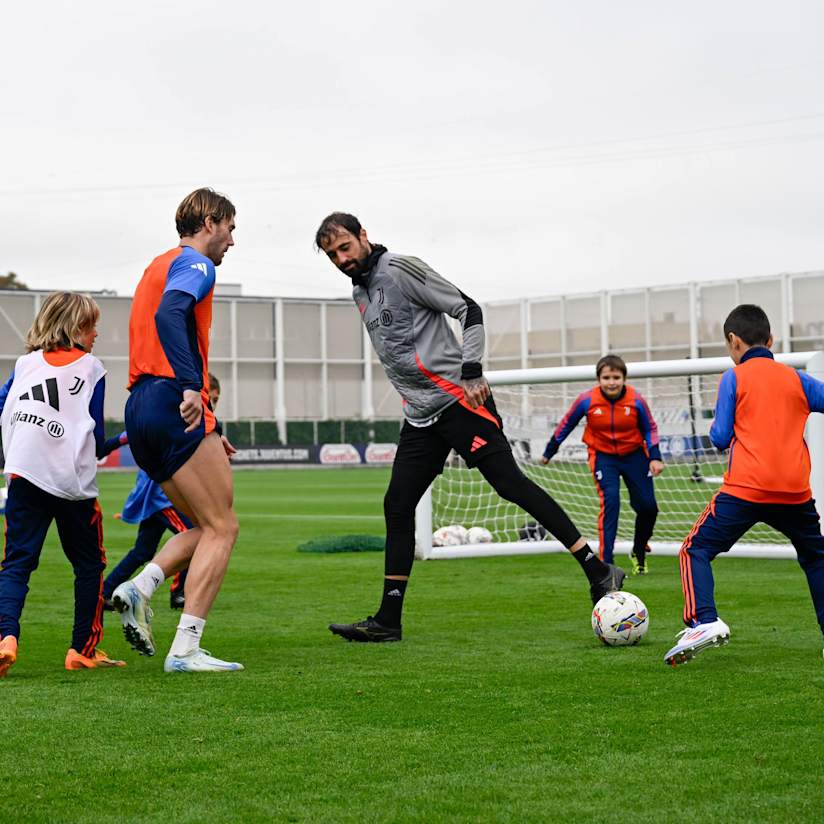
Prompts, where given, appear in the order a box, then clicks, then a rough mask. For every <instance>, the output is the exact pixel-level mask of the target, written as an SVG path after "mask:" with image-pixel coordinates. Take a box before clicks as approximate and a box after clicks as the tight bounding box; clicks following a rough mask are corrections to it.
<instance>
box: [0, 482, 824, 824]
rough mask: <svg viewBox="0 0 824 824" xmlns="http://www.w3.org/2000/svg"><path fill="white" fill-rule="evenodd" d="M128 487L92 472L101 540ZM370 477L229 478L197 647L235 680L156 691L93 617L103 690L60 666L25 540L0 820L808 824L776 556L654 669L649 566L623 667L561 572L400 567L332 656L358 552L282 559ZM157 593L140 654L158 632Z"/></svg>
mask: <svg viewBox="0 0 824 824" xmlns="http://www.w3.org/2000/svg"><path fill="white" fill-rule="evenodd" d="M132 480H133V476H131V475H128V474H109V475H103V476H102V477H101V490H102V494H101V498H102V505H103V509H104V513H105V514H106V520H105V524H106V546H107V550H108V554H109V559H110V564H111V563H112V562H115V561H116V560H118V559H119V558H120V557H121V555H122V554H123V553H125V552H126V550H127V549H128V548H129V547H130V546H131V543H130V541H131V539H132V537H133V535H134V528H133V527H129V526H127V525H125V524H122V523H120V522H119V521H116V520H113V519H112V517H111V515H112V514H113V513H114V512H116V511H117V510H118V509H119V507H120V505H121V504H122V501H123V499H124V497H125V495H126V493H127V492H128V490H129V488H130V485H131V483H132ZM386 480H387V472H386V471H385V470H380V469H375V470H360V471H358V470H335V471H317V470H315V471H310V470H305V471H303V470H297V471H296V470H290V471H260V472H256V471H245V472H238V473H237V474H236V500H237V508H238V511H239V513H240V519H241V536H240V541H239V543H238V546H237V549H236V553H235V556H234V558H233V560H232V564H231V566H230V570H229V574H228V576H227V579H226V582H225V585H224V588H223V592H222V594H221V596H220V598H219V600H218V602H217V604H216V607H215V609H214V610H213V612H212V616H211V618H210V620H209V623H208V624H207V627H206V635H205V646H206V647H207V648H209V649H211V650H212V651H214V652H215V653H216V654H218V655H221V656H225V657H230V658H233V659H235V660H240V661H243V662H244V663H245V664H246V666H247V670H246V671H245V672H242V673H238V674H234V675H228V674H227V675H223V674H220V675H214V676H211V675H206V676H181V675H164V673H163V672H162V657H160V656H158V657H157V658H154V659H147V658H140V657H138V656H136V655H134V654H132V653H131V651H130V650H129V649H128V648H127V647H126V644H125V642H124V641H123V639H122V637H121V635H120V631H119V624H118V623H117V622H116V621H112V620H111V616H108V618H107V630H106V633H107V634H106V638H105V641H104V643H103V645H102V646H103V648H104V649H106V650H107V651H108V652H109V653H110V654H113V655H116V656H118V657H123V658H126V659H127V660H128V662H129V666H128V667H127V668H126V669H124V670H107V671H90V672H89V671H87V672H71V673H70V672H66V671H65V670H63V668H62V663H63V656H64V654H65V651H66V647H67V646H68V641H69V638H70V621H71V610H72V599H71V574H70V569H69V565H68V563H67V562H66V561H65V559H64V558H63V556H62V554H61V553H60V550H59V548H58V546H57V544H56V542H55V540H54V537H53V536H50V539H49V542H48V544H47V547H46V549H45V550H44V554H43V559H42V562H41V567H40V569H39V570H38V571H37V572H36V573H35V575H34V577H33V579H32V590H31V593H30V596H29V599H28V603H27V605H26V610H25V612H24V614H23V637H22V639H21V646H20V656H19V659H18V663H17V664H16V665H15V666H14V667H13V668H12V670H11V672H10V674H9V677H8V678H7V679H6V680H5V681H2V682H0V690H1V691H2V716H0V717H1V718H2V722H1V723H0V729H2V747H1V748H0V763H2V773H3V778H4V786H3V801H2V820H3V821H26V822H32V821H82V822H87V821H88V822H99V821H100V820H105V819H113V820H115V821H119V822H130V821H185V822H222V821H244V822H245V821H261V822H264V821H284V822H384V821H385V822H411V821H416V822H447V821H477V822H549V821H564V822H570V821H572V822H577V821H604V820H616V819H617V820H620V821H631V822H635V823H637V822H670V821H672V822H690V824H693V823H694V822H699V821H712V822H779V821H788V822H795V824H798V822H805V821H818V820H821V815H822V812H821V811H822V809H824V782H822V781H821V777H820V775H819V772H818V770H819V766H820V763H821V756H822V751H823V750H822V742H824V661H823V660H822V658H821V646H822V643H821V636H820V633H819V630H818V628H817V626H816V624H815V619H814V614H813V610H812V606H811V604H810V599H809V594H808V592H807V588H806V582H805V579H804V576H803V574H802V573H801V571H800V569H799V568H798V567H797V565H796V564H795V563H794V562H789V561H755V560H740V559H734V560H733V559H729V560H723V559H722V560H719V561H718V563H717V565H716V576H717V583H718V586H717V594H718V598H719V602H720V605H721V607H722V615H723V617H724V618H725V619H726V620H727V622H728V623H729V624H730V625H731V627H732V634H733V637H732V642H731V644H730V645H729V646H728V647H725V648H723V649H721V650H710V651H708V652H706V653H705V654H703V655H702V656H700V657H699V658H698V659H697V660H696V661H695V662H693V663H692V664H690V665H688V666H685V667H682V668H679V669H677V670H672V669H670V668H668V667H665V666H664V665H663V663H662V656H663V654H664V652H665V651H666V650H667V648H668V647H669V646H670V644H671V642H672V640H673V637H674V635H675V633H676V632H677V631H678V630H679V629H680V623H679V614H680V609H681V598H680V587H679V583H678V577H677V568H676V560H675V559H674V558H660V557H659V558H656V557H653V558H652V561H651V569H652V574H651V575H649V576H647V577H646V578H644V579H640V580H633V581H632V582H631V583H630V585H629V587H628V588H629V589H631V590H632V591H634V592H636V593H637V594H638V595H640V596H641V597H642V598H643V599H644V600H645V601H646V603H647V605H648V606H649V608H650V612H651V618H652V620H651V628H650V631H649V634H648V636H647V638H646V639H645V641H644V642H643V643H642V644H641V645H639V646H638V647H633V648H624V649H608V648H604V647H601V646H599V645H598V643H597V642H596V640H595V639H594V637H593V636H592V633H591V631H590V628H589V613H590V604H589V600H588V593H587V587H586V582H585V580H584V579H583V576H582V575H581V573H580V571H579V570H578V568H577V565H576V564H575V563H574V562H573V561H572V560H571V559H570V558H568V557H566V556H560V555H552V556H545V557H520V558H497V559H484V560H461V561H438V562H428V563H420V564H418V565H417V566H416V568H415V570H414V574H413V582H412V585H411V586H410V590H409V593H408V595H407V598H406V606H407V610H406V616H405V621H404V637H405V640H404V641H403V642H402V643H401V644H386V645H355V644H346V643H345V642H343V641H341V640H340V639H338V638H335V637H333V636H332V635H330V634H329V632H328V631H327V630H326V624H327V623H328V622H329V621H343V620H354V619H360V618H362V617H364V616H365V615H366V614H367V613H368V612H372V611H374V610H375V608H376V606H377V598H378V594H379V586H380V577H381V574H382V569H383V566H382V565H383V560H382V556H381V555H380V554H378V553H366V554H363V555H306V554H303V553H298V552H296V551H295V547H296V546H297V544H299V543H300V542H302V541H304V540H306V539H309V538H314V537H318V536H319V535H323V534H330V535H336V534H337V535H340V534H345V533H350V532H369V533H374V534H380V533H381V532H382V518H381V500H382V494H383V488H384V486H385V483H386ZM167 605H168V588H167V587H164V588H163V589H162V590H161V591H160V592H159V593H158V595H157V596H156V599H155V607H156V622H155V635H156V637H157V639H158V642H159V646H160V649H161V651H162V652H163V653H165V650H166V647H167V645H168V643H169V642H170V641H171V638H172V634H173V630H174V626H175V625H176V614H174V613H171V612H170V611H169V610H168V608H167Z"/></svg>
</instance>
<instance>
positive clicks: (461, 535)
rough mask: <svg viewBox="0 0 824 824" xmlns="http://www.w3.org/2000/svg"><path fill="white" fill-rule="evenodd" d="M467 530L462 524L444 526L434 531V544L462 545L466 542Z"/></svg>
mask: <svg viewBox="0 0 824 824" xmlns="http://www.w3.org/2000/svg"><path fill="white" fill-rule="evenodd" d="M466 538H467V530H466V528H465V527H462V526H461V525H460V524H450V525H449V526H442V527H440V528H439V529H436V530H435V531H434V532H433V533H432V546H461V544H465V543H466Z"/></svg>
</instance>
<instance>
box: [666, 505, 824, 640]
mask: <svg viewBox="0 0 824 824" xmlns="http://www.w3.org/2000/svg"><path fill="white" fill-rule="evenodd" d="M759 522H761V523H765V524H767V526H771V527H772V528H773V529H775V530H777V531H778V532H780V533H782V534H783V535H786V536H787V538H789V539H790V542H791V543H792V545H793V546H794V547H795V551H796V553H797V555H798V562H799V564H801V568H802V569H803V570H804V573H805V574H806V576H807V583H808V585H809V587H810V595H811V596H812V599H813V606H814V607H815V613H816V616H817V617H818V624H819V626H820V627H821V631H822V632H824V536H822V535H821V524H820V522H819V518H818V512H817V511H816V508H815V502H814V501H813V500H812V499H810V500H809V501H807V502H806V503H803V504H763V503H753V502H751V501H745V500H743V499H741V498H736V497H735V496H734V495H729V494H727V493H726V492H718V493H716V494H715V495H714V496H713V499H712V500H711V501H710V502H709V504H708V505H707V508H706V509H705V510H704V511H703V513H702V514H701V517H700V518H699V519H698V520H697V521H696V522H695V525H694V526H693V528H692V530H691V532H690V534H689V535H687V538H686V540H685V541H684V544H683V546H682V547H681V552H680V553H679V561H680V565H681V586H682V589H683V591H684V623H685V624H687V625H688V626H692V625H694V624H705V623H707V622H709V621H715V619H716V618H718V612H717V610H716V608H715V599H714V597H713V590H714V586H715V582H714V580H713V576H712V567H711V566H710V563H711V561H712V560H713V558H715V556H716V555H718V553H719V552H726V551H727V550H729V549H730V548H731V547H732V546H733V544H735V542H736V541H737V540H738V539H739V538H740V537H741V536H742V535H743V534H744V533H745V532H746V531H747V530H748V529H749V528H750V527H752V526H754V525H755V524H757V523H759Z"/></svg>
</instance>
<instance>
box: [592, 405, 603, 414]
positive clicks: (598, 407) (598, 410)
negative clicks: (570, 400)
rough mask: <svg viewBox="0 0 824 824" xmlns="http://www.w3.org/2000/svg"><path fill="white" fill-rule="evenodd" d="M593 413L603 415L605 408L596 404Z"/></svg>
mask: <svg viewBox="0 0 824 824" xmlns="http://www.w3.org/2000/svg"><path fill="white" fill-rule="evenodd" d="M592 414H593V415H603V414H604V410H603V409H601V407H600V406H596V407H595V409H594V410H593V411H592Z"/></svg>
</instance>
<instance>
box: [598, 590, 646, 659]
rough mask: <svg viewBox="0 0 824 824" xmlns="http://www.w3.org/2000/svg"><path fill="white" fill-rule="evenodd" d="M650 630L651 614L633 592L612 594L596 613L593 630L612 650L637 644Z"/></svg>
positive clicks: (599, 605)
mask: <svg viewBox="0 0 824 824" xmlns="http://www.w3.org/2000/svg"><path fill="white" fill-rule="evenodd" d="M648 629H649V612H648V611H647V608H646V606H644V602H643V601H642V600H641V599H640V598H639V597H638V596H637V595H633V594H632V593H631V592H610V593H608V594H607V595H605V596H604V597H603V598H601V600H600V601H598V603H597V604H596V605H595V608H594V609H593V610H592V631H593V632H594V633H595V637H596V638H598V639H599V640H600V641H603V643H605V644H607V645H608V646H610V647H621V646H630V645H632V644H637V643H638V642H639V641H640V640H641V639H642V638H643V637H644V636H645V635H646V634H647V630H648Z"/></svg>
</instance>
